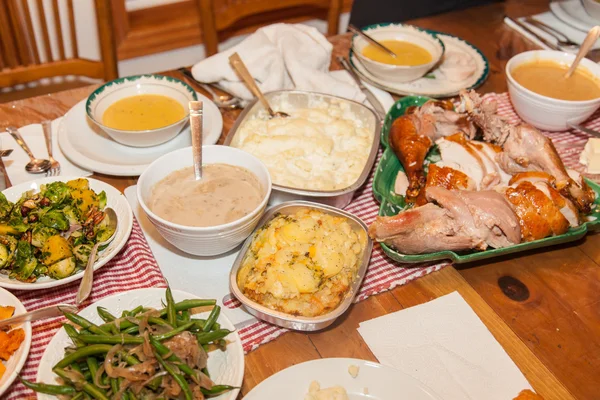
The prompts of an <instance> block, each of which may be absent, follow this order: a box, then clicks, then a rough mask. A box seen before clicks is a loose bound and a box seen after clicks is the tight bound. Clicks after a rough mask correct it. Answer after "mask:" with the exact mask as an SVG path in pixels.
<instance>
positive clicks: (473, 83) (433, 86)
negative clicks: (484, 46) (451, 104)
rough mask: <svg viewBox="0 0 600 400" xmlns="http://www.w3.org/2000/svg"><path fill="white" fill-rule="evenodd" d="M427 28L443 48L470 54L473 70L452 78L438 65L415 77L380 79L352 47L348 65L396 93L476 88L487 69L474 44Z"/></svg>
mask: <svg viewBox="0 0 600 400" xmlns="http://www.w3.org/2000/svg"><path fill="white" fill-rule="evenodd" d="M430 32H433V33H435V34H436V35H437V36H438V37H439V38H440V39H441V40H442V42H444V46H445V47H446V51H448V49H450V48H457V49H459V50H461V51H463V52H466V53H468V54H470V55H471V57H473V59H474V60H475V62H476V64H477V70H476V71H475V73H474V74H473V75H471V76H470V77H468V78H467V79H465V80H463V81H460V82H452V81H450V80H448V79H446V77H445V76H444V75H443V74H442V73H441V72H440V71H439V70H438V69H434V70H433V71H431V72H429V73H428V74H427V75H425V76H424V77H423V78H420V79H417V80H416V81H412V82H404V83H392V82H387V81H384V80H383V79H380V78H378V77H376V76H374V75H373V74H371V73H370V72H369V71H367V69H366V68H365V67H364V66H363V64H362V63H361V62H360V60H359V59H358V58H357V57H356V56H355V55H354V52H353V51H352V50H350V54H349V58H350V65H352V67H353V68H354V70H355V71H356V72H357V73H358V74H359V75H360V77H361V78H362V79H363V80H365V81H366V82H368V83H370V84H372V85H373V86H376V87H378V88H380V89H383V90H385V91H388V92H391V93H395V94H399V95H416V96H430V97H450V96H455V95H457V94H458V93H459V92H460V91H461V90H463V89H473V88H476V87H478V86H479V85H481V84H482V83H483V82H484V81H485V80H486V78H487V76H488V74H489V70H490V68H489V64H488V60H487V58H486V57H485V56H484V55H483V53H482V52H481V51H480V50H479V49H478V48H477V47H475V46H473V45H472V44H471V43H469V42H467V41H465V40H462V39H460V38H458V37H456V36H452V35H449V34H445V33H439V32H435V31H430Z"/></svg>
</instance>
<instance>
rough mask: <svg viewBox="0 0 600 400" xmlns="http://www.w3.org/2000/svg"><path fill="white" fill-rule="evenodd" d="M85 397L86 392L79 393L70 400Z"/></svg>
mask: <svg viewBox="0 0 600 400" xmlns="http://www.w3.org/2000/svg"><path fill="white" fill-rule="evenodd" d="M85 396H88V394H87V393H86V392H79V393H77V394H76V395H75V396H73V397H72V398H71V400H80V399H81V398H84V397H85ZM88 397H89V396H88Z"/></svg>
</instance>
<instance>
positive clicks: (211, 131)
mask: <svg viewBox="0 0 600 400" xmlns="http://www.w3.org/2000/svg"><path fill="white" fill-rule="evenodd" d="M197 96H198V100H201V101H202V102H203V104H204V118H203V123H204V124H203V126H204V132H203V133H204V137H203V143H204V144H205V145H206V144H215V143H217V140H219V137H220V136H221V131H222V130H223V116H222V115H221V113H220V112H219V109H218V108H217V106H216V105H215V104H214V103H213V102H212V101H210V100H209V99H208V98H207V97H205V96H203V95H201V94H199V93H197ZM85 103H86V100H82V101H80V102H79V103H77V104H76V105H75V106H74V107H73V108H71V110H69V111H68V112H67V114H66V115H65V116H64V118H63V119H62V121H61V123H60V126H59V128H58V144H59V145H60V149H61V150H62V152H63V153H64V155H65V156H66V157H67V158H68V159H69V160H70V161H72V162H73V163H75V164H77V165H79V166H80V167H82V168H86V169H88V170H90V171H94V172H98V173H101V174H107V175H115V176H138V175H141V174H142V172H143V171H144V169H146V167H148V165H150V164H151V163H152V162H153V161H154V160H156V159H157V158H158V157H160V156H162V155H164V154H167V153H169V152H171V151H173V150H177V149H181V148H183V147H188V146H191V144H192V140H191V138H190V134H189V127H187V128H185V129H184V130H183V132H181V133H180V134H179V135H177V136H176V137H175V138H174V139H172V140H170V141H168V142H166V143H163V144H161V145H158V146H154V147H146V148H140V147H129V146H125V145H122V144H120V143H117V142H115V141H114V140H112V139H111V138H110V137H109V136H108V135H107V134H106V133H105V132H103V131H102V130H101V129H100V128H98V127H97V126H96V125H95V124H94V123H93V122H92V121H90V120H89V118H88V117H87V115H86V112H85Z"/></svg>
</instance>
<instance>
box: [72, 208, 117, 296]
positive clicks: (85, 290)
mask: <svg viewBox="0 0 600 400" xmlns="http://www.w3.org/2000/svg"><path fill="white" fill-rule="evenodd" d="M104 212H105V213H106V215H105V216H104V218H108V226H109V227H110V228H112V229H114V231H113V234H112V235H111V236H110V237H109V238H108V239H106V240H105V241H103V242H98V243H96V244H95V245H94V247H92V251H91V252H90V256H89V258H88V262H87V265H86V266H85V271H84V272H83V278H81V283H80V284H79V290H78V291H77V297H76V298H75V304H77V305H79V304H81V303H83V302H84V301H85V299H87V298H88V297H89V296H90V293H92V284H93V282H94V263H95V262H96V255H97V254H98V248H99V247H100V246H104V245H107V244H109V243H110V242H111V241H112V240H113V239H114V238H115V235H116V234H117V227H118V226H119V217H117V213H116V212H115V210H113V209H112V208H110V207H107V208H106V209H104Z"/></svg>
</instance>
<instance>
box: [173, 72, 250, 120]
mask: <svg viewBox="0 0 600 400" xmlns="http://www.w3.org/2000/svg"><path fill="white" fill-rule="evenodd" d="M178 71H179V72H181V73H182V74H183V75H185V76H186V77H187V78H188V79H189V80H191V81H193V82H194V83H195V84H197V85H198V86H200V87H201V88H202V89H204V90H206V91H207V92H208V93H209V94H210V95H211V97H212V101H213V102H214V103H215V104H216V105H217V107H219V108H225V109H227V108H228V109H232V110H234V109H237V108H242V99H240V98H239V97H235V96H234V95H232V94H230V93H226V92H225V91H224V90H222V89H218V90H219V91H221V92H223V94H218V93H217V92H216V91H215V89H214V88H213V87H212V86H211V85H208V84H206V83H203V82H199V81H197V80H196V78H194V75H192V73H191V72H190V71H188V70H187V69H185V68H179V69H178Z"/></svg>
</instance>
